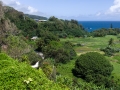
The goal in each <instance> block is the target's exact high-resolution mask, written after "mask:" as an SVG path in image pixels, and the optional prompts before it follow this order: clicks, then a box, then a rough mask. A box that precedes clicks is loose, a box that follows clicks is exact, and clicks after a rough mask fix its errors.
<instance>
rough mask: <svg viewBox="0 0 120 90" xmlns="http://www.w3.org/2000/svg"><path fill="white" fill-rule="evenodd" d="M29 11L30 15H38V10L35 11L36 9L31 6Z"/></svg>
mask: <svg viewBox="0 0 120 90" xmlns="http://www.w3.org/2000/svg"><path fill="white" fill-rule="evenodd" d="M28 10H29V12H30V13H36V12H38V10H37V9H35V8H33V7H31V6H28Z"/></svg>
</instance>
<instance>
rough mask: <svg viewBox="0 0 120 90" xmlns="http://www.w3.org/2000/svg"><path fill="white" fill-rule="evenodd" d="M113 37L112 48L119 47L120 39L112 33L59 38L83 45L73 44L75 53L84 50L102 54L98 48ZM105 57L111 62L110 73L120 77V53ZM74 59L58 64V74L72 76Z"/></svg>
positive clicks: (106, 43)
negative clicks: (101, 35) (111, 69)
mask: <svg viewBox="0 0 120 90" xmlns="http://www.w3.org/2000/svg"><path fill="white" fill-rule="evenodd" d="M111 38H113V39H114V45H113V46H112V47H113V48H120V41H119V38H117V36H113V35H107V36H105V37H95V38H93V37H87V38H66V39H61V41H62V42H65V41H70V42H71V43H72V44H77V43H80V44H82V45H83V46H75V47H74V49H75V51H76V53H77V55H78V56H79V55H81V54H84V53H86V52H99V53H101V54H104V52H102V51H100V48H105V47H107V46H108V41H109V40H110V39H111ZM106 58H107V59H108V60H109V61H110V62H111V64H112V65H113V67H114V70H113V72H112V75H114V76H117V78H119V79H120V53H116V54H115V55H114V56H112V57H107V56H106ZM74 65H75V60H73V61H70V62H69V63H67V64H63V65H60V66H59V67H58V71H59V72H60V74H62V75H65V76H66V77H71V78H72V77H73V75H72V71H71V70H72V69H73V68H74Z"/></svg>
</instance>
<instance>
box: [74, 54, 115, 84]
mask: <svg viewBox="0 0 120 90" xmlns="http://www.w3.org/2000/svg"><path fill="white" fill-rule="evenodd" d="M112 70H113V66H112V65H111V64H110V62H109V61H107V60H106V58H105V57H104V56H103V55H101V54H99V53H97V52H89V53H86V54H82V55H81V56H79V58H78V59H77V60H76V62H75V68H74V69H73V74H74V75H75V76H77V77H80V78H82V79H84V80H86V81H87V82H93V83H95V84H97V85H102V84H104V85H106V84H107V82H108V77H109V76H110V75H111V72H112Z"/></svg>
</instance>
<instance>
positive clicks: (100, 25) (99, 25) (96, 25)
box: [79, 21, 120, 32]
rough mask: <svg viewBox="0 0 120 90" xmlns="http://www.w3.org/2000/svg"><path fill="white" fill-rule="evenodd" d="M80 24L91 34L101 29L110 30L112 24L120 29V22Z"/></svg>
mask: <svg viewBox="0 0 120 90" xmlns="http://www.w3.org/2000/svg"><path fill="white" fill-rule="evenodd" d="M79 24H81V25H82V26H83V27H84V28H85V30H87V31H89V32H91V31H93V30H98V29H100V28H110V26H111V24H112V27H113V28H120V21H79Z"/></svg>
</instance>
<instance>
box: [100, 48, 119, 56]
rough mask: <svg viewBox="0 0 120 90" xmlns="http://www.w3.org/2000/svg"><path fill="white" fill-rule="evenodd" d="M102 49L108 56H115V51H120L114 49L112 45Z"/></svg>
mask: <svg viewBox="0 0 120 90" xmlns="http://www.w3.org/2000/svg"><path fill="white" fill-rule="evenodd" d="M100 50H101V51H103V52H104V53H105V55H106V56H113V55H114V53H116V52H119V49H114V48H111V47H106V48H104V49H102V48H101V49H100Z"/></svg>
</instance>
